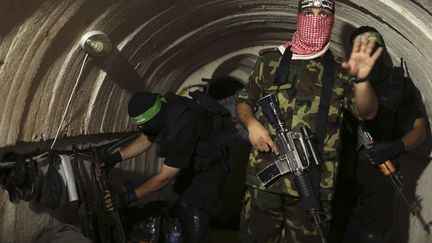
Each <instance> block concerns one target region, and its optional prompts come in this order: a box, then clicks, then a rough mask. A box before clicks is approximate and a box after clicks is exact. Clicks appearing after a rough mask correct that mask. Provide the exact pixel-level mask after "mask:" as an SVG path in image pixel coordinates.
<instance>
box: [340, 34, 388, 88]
mask: <svg viewBox="0 0 432 243" xmlns="http://www.w3.org/2000/svg"><path fill="white" fill-rule="evenodd" d="M369 36H370V34H369V33H366V34H364V35H362V36H360V37H358V38H356V39H355V41H354V45H353V48H352V51H351V56H350V58H349V60H348V61H346V62H344V63H342V67H343V68H344V69H345V70H346V71H347V72H348V73H349V74H350V75H351V76H352V77H354V78H356V79H357V80H359V81H360V80H365V79H368V77H369V73H370V72H371V70H372V68H373V66H374V64H375V62H376V60H377V59H378V58H379V57H380V55H381V54H382V52H383V48H382V47H379V48H378V49H377V50H376V51H375V52H374V53H372V50H373V49H374V47H375V43H376V40H375V38H369Z"/></svg>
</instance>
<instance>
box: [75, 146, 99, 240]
mask: <svg viewBox="0 0 432 243" xmlns="http://www.w3.org/2000/svg"><path fill="white" fill-rule="evenodd" d="M72 154H73V161H72V170H73V173H74V177H75V182H76V188H77V192H78V198H79V200H78V214H79V218H80V223H81V229H82V231H83V234H84V235H85V236H86V237H87V238H90V239H91V240H93V241H94V240H95V232H94V228H93V227H94V225H93V216H94V215H93V212H92V210H91V209H90V206H89V202H88V200H87V192H86V188H85V185H84V182H83V181H82V177H81V171H80V165H79V162H80V160H79V157H78V151H77V149H76V147H75V145H73V146H72Z"/></svg>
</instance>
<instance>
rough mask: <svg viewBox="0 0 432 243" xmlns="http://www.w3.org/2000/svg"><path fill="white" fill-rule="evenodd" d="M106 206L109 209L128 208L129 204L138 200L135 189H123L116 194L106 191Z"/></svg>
mask: <svg viewBox="0 0 432 243" xmlns="http://www.w3.org/2000/svg"><path fill="white" fill-rule="evenodd" d="M104 199H105V208H106V209H107V210H122V209H125V208H127V206H128V205H129V204H131V203H132V202H134V201H136V200H138V197H137V195H136V194H135V190H133V189H132V190H127V191H122V192H119V193H116V194H110V193H109V192H105V196H104Z"/></svg>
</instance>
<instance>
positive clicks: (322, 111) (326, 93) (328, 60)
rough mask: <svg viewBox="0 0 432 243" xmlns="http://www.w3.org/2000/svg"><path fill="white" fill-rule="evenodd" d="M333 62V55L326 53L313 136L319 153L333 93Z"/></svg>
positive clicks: (322, 144)
mask: <svg viewBox="0 0 432 243" xmlns="http://www.w3.org/2000/svg"><path fill="white" fill-rule="evenodd" d="M334 67H335V61H334V59H333V55H332V54H331V53H330V52H329V51H328V52H326V54H325V55H324V77H323V80H322V89H321V99H320V105H319V108H318V115H317V124H316V128H315V135H316V137H317V139H318V141H319V142H320V146H319V149H320V150H321V152H322V151H323V149H324V139H325V137H326V130H327V129H326V128H327V119H328V112H329V109H330V98H331V94H332V91H333V84H334V81H335V72H334V71H335V70H334Z"/></svg>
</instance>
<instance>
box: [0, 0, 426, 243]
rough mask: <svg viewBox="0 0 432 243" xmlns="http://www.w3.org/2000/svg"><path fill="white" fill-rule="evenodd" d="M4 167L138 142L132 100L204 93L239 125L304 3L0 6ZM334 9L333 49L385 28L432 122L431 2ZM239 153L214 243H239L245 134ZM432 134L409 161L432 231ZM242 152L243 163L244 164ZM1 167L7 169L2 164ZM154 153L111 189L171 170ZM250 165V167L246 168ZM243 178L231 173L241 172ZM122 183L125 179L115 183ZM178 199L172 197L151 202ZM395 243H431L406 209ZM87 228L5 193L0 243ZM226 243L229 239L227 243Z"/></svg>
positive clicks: (362, 3) (117, 1)
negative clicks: (96, 35) (246, 96)
mask: <svg viewBox="0 0 432 243" xmlns="http://www.w3.org/2000/svg"><path fill="white" fill-rule="evenodd" d="M0 2H1V5H0V6H1V7H0V81H1V84H2V89H1V90H0V97H1V98H2V101H1V102H0V108H1V110H2V114H1V117H0V131H1V132H0V158H2V157H3V156H4V155H5V154H7V153H8V152H11V151H13V152H17V153H33V154H34V153H37V152H38V151H46V150H48V149H50V147H53V148H54V149H57V150H70V149H71V148H72V145H75V146H76V147H78V148H85V147H88V146H93V145H101V144H108V143H111V142H113V141H118V140H119V139H122V138H125V137H130V136H133V135H134V134H135V133H136V132H137V128H136V126H135V125H134V124H133V122H132V121H131V120H130V119H129V117H128V114H127V104H128V101H129V99H130V98H131V96H132V94H133V93H134V92H137V91H140V90H147V91H153V92H158V93H167V92H174V93H177V94H179V95H187V94H188V93H189V91H193V90H197V89H198V90H206V91H208V92H209V93H212V94H213V96H214V97H215V98H217V99H218V100H219V101H220V103H222V104H223V105H225V106H226V107H227V108H228V110H230V111H231V112H232V113H233V114H234V115H235V112H234V110H235V108H234V104H235V96H236V93H237V91H238V90H239V89H241V87H242V86H243V85H245V84H246V83H247V82H248V78H249V75H250V73H251V72H252V69H253V66H254V63H255V61H256V59H257V57H258V53H259V51H260V50H261V49H263V48H270V47H277V46H279V45H281V44H282V43H285V42H286V41H287V40H289V39H290V38H291V36H292V34H293V32H294V31H295V28H296V15H297V4H298V2H297V1H294V0H285V1H282V0H267V1H264V0H253V1H245V0H230V1H227V0H207V1H198V0H188V1H186V0H175V1H173V0H159V1H153V0H128V1H126V0H76V1H66V0H60V1H58V0H21V1H16V0H15V1H12V0H1V1H0ZM335 2H336V13H335V22H334V27H333V32H332V37H331V45H330V49H331V51H332V53H333V54H334V55H335V56H337V57H338V58H339V59H341V60H342V59H344V60H345V59H346V58H347V56H348V53H347V50H348V49H349V35H350V33H351V31H352V30H353V29H355V28H356V27H358V26H361V25H369V26H373V27H375V28H377V29H379V31H380V33H381V34H382V35H383V37H384V39H385V40H386V47H387V50H388V52H389V54H390V57H391V59H392V62H393V63H394V65H399V63H400V58H401V57H402V58H403V59H404V60H405V61H406V66H407V70H408V71H409V75H410V77H411V78H412V80H413V82H414V84H415V86H416V87H417V88H418V89H419V90H420V92H421V95H422V101H423V103H424V106H425V108H426V112H427V116H428V119H427V120H428V122H429V123H430V121H431V119H430V118H431V117H432V113H431V112H432V111H431V109H430V107H431V104H432V98H431V97H432V69H431V68H430V67H431V66H432V2H431V1H429V0H410V1H406V0H376V1H370V0H353V1H344V0H339V1H335ZM95 30H97V31H101V32H103V33H105V34H106V36H107V37H108V40H109V42H110V43H111V50H110V51H109V52H108V53H107V54H106V55H103V56H98V55H92V54H89V53H88V52H86V51H85V50H84V49H83V48H82V46H80V40H81V38H82V37H83V36H84V35H85V34H86V33H88V32H90V31H95ZM237 127H238V129H239V130H240V132H239V135H238V136H237V137H236V139H238V141H237V142H236V146H237V149H236V151H238V154H235V155H234V158H233V159H234V160H236V162H238V163H236V164H235V165H234V167H233V168H234V169H233V171H234V172H235V173H236V174H230V175H229V176H228V179H227V183H228V184H227V185H228V186H225V188H224V189H225V190H224V194H223V200H222V201H223V205H224V209H223V210H222V214H221V216H220V217H218V218H217V219H216V220H215V222H214V223H213V224H212V225H213V226H212V228H213V229H214V231H212V232H213V233H212V234H213V235H212V236H213V237H214V238H215V239H219V238H218V237H220V239H219V240H216V241H214V242H230V241H228V240H227V239H228V238H229V239H234V240H233V241H232V242H238V241H237V237H238V236H237V234H236V232H237V231H238V214H239V211H240V208H241V200H242V197H243V193H244V171H245V167H246V163H247V156H248V151H249V149H250V145H249V144H248V142H247V135H246V134H245V131H244V130H242V128H241V126H240V125H238V126H237ZM431 141H432V140H431V137H430V130H428V133H427V139H426V142H424V143H423V144H422V145H421V146H419V147H418V148H416V149H415V150H413V151H411V152H409V153H406V154H404V155H403V161H404V162H405V163H401V168H400V169H401V173H402V175H403V183H404V185H403V187H404V188H403V189H404V190H405V192H407V196H408V199H409V200H411V201H412V200H414V199H415V198H416V197H418V198H420V199H421V205H422V209H421V213H422V216H423V217H424V220H425V221H426V222H430V221H432V207H431V206H430V205H432V193H431V190H430V187H429V186H430V184H431V183H432V166H431V165H430V164H429V161H430V160H431V146H432V143H431ZM242 152H244V153H242ZM0 160H2V159H0ZM161 162H162V160H160V159H158V157H157V156H156V151H155V149H150V150H149V151H148V152H146V153H144V154H142V155H140V156H139V157H137V158H135V159H131V160H128V161H126V162H123V163H122V164H121V165H120V166H117V167H115V168H114V169H113V172H112V173H113V183H114V184H119V185H120V184H121V183H124V182H125V181H126V180H127V179H131V178H133V179H137V180H138V179H140V180H143V179H145V178H149V177H150V176H151V175H153V174H154V173H156V172H157V171H158V170H159V169H160V167H161ZM240 162H242V163H240ZM234 172H233V173H234ZM115 175H119V176H115ZM173 197H174V195H173V193H172V191H171V189H170V187H169V186H167V187H165V188H164V189H162V190H161V191H159V192H158V193H157V194H156V195H154V196H152V197H150V198H148V201H152V200H168V199H172V198H173ZM395 217H396V219H395V222H394V225H393V226H392V229H391V233H390V236H389V241H388V242H398V243H404V242H409V243H426V242H432V236H431V235H430V234H429V233H428V232H426V231H425V230H424V227H422V223H421V222H420V221H419V220H418V218H416V217H413V216H412V215H410V214H409V212H408V211H407V210H406V208H404V205H403V203H402V202H401V200H397V201H396V209H395ZM60 221H62V222H66V223H69V224H75V225H79V218H78V212H77V210H76V207H74V205H61V206H60V207H58V208H57V209H55V210H51V209H44V208H41V207H38V206H35V205H33V204H32V203H31V202H25V201H23V200H22V201H20V202H19V203H10V202H9V196H8V193H7V192H6V191H5V190H3V189H0V242H2V243H11V242H16V243H21V242H22V243H24V242H34V241H35V239H36V238H37V236H38V235H39V234H40V233H41V232H42V231H43V230H44V229H46V228H47V227H49V226H51V225H53V224H56V223H58V222H60ZM225 236H226V237H228V238H227V239H225V238H223V237H225Z"/></svg>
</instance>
